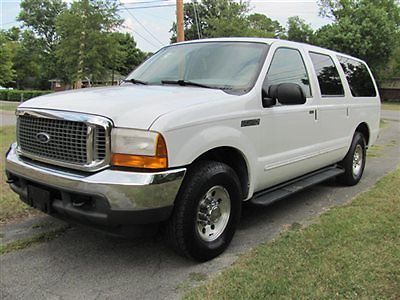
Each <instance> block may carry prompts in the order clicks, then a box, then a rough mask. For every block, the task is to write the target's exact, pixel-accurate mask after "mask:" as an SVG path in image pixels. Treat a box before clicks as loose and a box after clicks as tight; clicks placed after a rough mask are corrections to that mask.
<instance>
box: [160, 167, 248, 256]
mask: <svg viewBox="0 0 400 300" xmlns="http://www.w3.org/2000/svg"><path fill="white" fill-rule="evenodd" d="M241 202H242V192H241V188H240V182H239V179H238V177H237V175H236V173H235V172H234V171H233V169H232V168H230V167H229V166H228V165H226V164H223V163H220V162H213V161H200V162H198V163H195V164H194V165H193V166H191V168H190V169H189V170H188V173H187V174H186V176H185V179H184V182H183V184H182V186H181V189H180V191H179V193H178V196H177V199H176V201H175V207H174V211H173V213H172V216H171V218H170V219H169V220H168V222H167V225H166V228H165V234H166V238H167V241H168V243H169V244H170V245H171V246H172V248H173V249H174V250H175V251H176V252H177V253H178V254H180V255H183V256H186V257H189V258H191V259H194V260H197V261H207V260H210V259H212V258H214V257H216V256H218V255H219V254H221V253H222V252H224V250H225V249H226V248H227V247H228V245H229V243H230V242H231V240H232V238H233V235H234V233H235V231H236V227H237V224H238V222H239V219H240V214H241V204H242V203H241Z"/></svg>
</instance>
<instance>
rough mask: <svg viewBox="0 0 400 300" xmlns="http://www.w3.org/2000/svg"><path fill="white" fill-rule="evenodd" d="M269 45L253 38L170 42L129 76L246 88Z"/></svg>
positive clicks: (151, 81)
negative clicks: (188, 42) (171, 44)
mask: <svg viewBox="0 0 400 300" xmlns="http://www.w3.org/2000/svg"><path fill="white" fill-rule="evenodd" d="M268 49H269V46H268V45H266V44H262V43H250V42H203V43H192V44H181V45H176V46H170V47H166V48H164V49H161V50H160V51H159V52H157V53H156V54H155V55H154V56H152V57H151V58H150V59H148V60H147V61H146V62H144V63H143V64H142V65H140V66H139V67H138V68H137V69H136V70H134V71H133V72H132V73H131V74H130V75H129V76H128V78H127V80H128V81H129V80H131V81H132V82H134V80H137V81H141V82H145V83H147V84H172V83H173V82H174V81H175V83H178V81H179V83H182V82H183V81H184V82H189V83H198V84H201V85H204V86H208V87H210V88H218V89H223V90H227V91H229V90H236V91H243V92H247V91H249V90H250V89H251V88H252V87H253V85H254V84H255V81H256V79H257V76H258V74H259V72H260V70H261V67H262V64H263V63H264V60H265V57H266V55H267V52H268ZM133 79H134V80H133ZM181 85H183V84H181Z"/></svg>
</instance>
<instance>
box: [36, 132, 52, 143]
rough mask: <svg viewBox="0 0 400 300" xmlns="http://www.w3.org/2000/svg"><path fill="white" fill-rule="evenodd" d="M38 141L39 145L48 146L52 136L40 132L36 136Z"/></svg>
mask: <svg viewBox="0 0 400 300" xmlns="http://www.w3.org/2000/svg"><path fill="white" fill-rule="evenodd" d="M36 140H37V141H38V142H39V143H42V144H47V143H48V142H50V136H49V135H48V134H47V133H46V132H39V133H38V134H36Z"/></svg>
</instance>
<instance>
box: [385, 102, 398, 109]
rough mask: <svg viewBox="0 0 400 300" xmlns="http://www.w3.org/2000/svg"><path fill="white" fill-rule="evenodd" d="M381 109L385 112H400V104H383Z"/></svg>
mask: <svg viewBox="0 0 400 300" xmlns="http://www.w3.org/2000/svg"><path fill="white" fill-rule="evenodd" d="M381 108H382V109H383V110H395V111H400V102H383V103H382V107H381Z"/></svg>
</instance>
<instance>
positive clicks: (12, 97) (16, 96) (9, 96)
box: [0, 90, 53, 102]
mask: <svg viewBox="0 0 400 300" xmlns="http://www.w3.org/2000/svg"><path fill="white" fill-rule="evenodd" d="M52 92H53V91H34V90H0V100H3V101H18V102H21V101H26V100H28V99H31V98H34V97H38V96H42V95H46V94H50V93H52Z"/></svg>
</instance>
